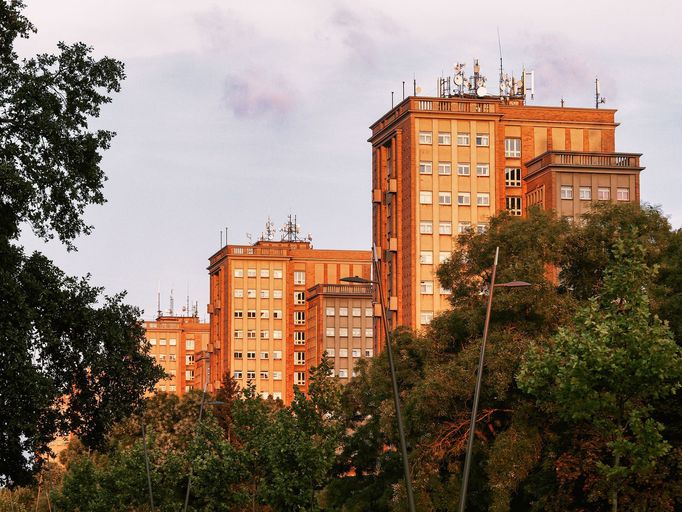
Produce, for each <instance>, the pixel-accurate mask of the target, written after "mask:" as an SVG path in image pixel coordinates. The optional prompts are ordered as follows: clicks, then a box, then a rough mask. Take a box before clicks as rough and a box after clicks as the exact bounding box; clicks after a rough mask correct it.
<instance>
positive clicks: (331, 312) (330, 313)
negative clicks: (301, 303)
mask: <svg viewBox="0 0 682 512" xmlns="http://www.w3.org/2000/svg"><path fill="white" fill-rule="evenodd" d="M325 313H326V314H327V316H334V315H335V314H336V309H334V308H333V307H327V308H325Z"/></svg>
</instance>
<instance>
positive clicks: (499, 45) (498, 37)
mask: <svg viewBox="0 0 682 512" xmlns="http://www.w3.org/2000/svg"><path fill="white" fill-rule="evenodd" d="M497 46H498V47H499V49H500V96H504V92H505V90H504V89H505V87H504V68H503V67H502V40H501V39H500V27H499V26H498V27H497Z"/></svg>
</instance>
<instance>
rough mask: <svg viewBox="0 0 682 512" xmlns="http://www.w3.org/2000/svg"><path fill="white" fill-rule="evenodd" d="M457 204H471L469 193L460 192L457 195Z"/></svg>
mask: <svg viewBox="0 0 682 512" xmlns="http://www.w3.org/2000/svg"><path fill="white" fill-rule="evenodd" d="M457 204H458V205H460V206H468V205H470V204H471V194H470V193H469V192H460V193H459V194H457Z"/></svg>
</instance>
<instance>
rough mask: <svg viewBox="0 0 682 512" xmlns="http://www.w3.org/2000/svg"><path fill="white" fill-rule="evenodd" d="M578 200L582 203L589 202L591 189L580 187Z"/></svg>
mask: <svg viewBox="0 0 682 512" xmlns="http://www.w3.org/2000/svg"><path fill="white" fill-rule="evenodd" d="M580 199H581V200H582V201H591V200H592V187H580Z"/></svg>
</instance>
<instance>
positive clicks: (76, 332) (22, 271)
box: [0, 0, 163, 485]
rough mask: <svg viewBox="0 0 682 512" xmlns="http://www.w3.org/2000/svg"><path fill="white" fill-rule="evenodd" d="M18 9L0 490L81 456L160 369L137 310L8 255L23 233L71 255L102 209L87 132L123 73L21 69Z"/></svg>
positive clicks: (77, 62) (0, 77) (4, 119)
mask: <svg viewBox="0 0 682 512" xmlns="http://www.w3.org/2000/svg"><path fill="white" fill-rule="evenodd" d="M23 7H24V4H23V2H21V1H20V0H0V304H2V309H1V311H0V313H1V314H0V342H1V344H0V409H1V410H3V411H12V413H11V414H3V415H2V419H1V420H0V483H4V484H12V485H16V484H22V483H26V482H28V481H29V480H30V479H31V477H32V474H33V473H34V472H35V471H37V470H38V469H39V468H40V465H41V464H42V462H43V461H44V456H45V455H46V454H47V453H48V452H49V448H48V443H49V442H50V441H51V440H52V439H53V438H54V437H55V435H58V434H66V433H68V432H75V433H76V434H77V435H79V436H80V437H81V439H82V440H83V442H84V443H85V444H86V445H87V446H89V447H96V446H101V445H102V444H103V442H104V437H105V433H106V431H107V430H108V429H109V428H110V427H111V425H112V424H113V423H114V422H116V421H117V420H120V419H121V418H123V417H124V416H125V415H126V414H128V413H129V412H130V411H131V410H132V409H133V408H134V404H135V403H136V402H138V401H139V399H140V397H141V396H142V394H143V393H144V392H145V391H147V390H150V389H151V388H152V386H153V384H154V382H155V381H156V380H157V379H158V378H159V377H160V376H161V375H162V373H163V372H162V370H161V369H160V368H159V367H158V366H156V365H155V364H154V362H153V360H152V359H151V358H150V357H148V356H147V355H146V350H147V349H148V347H147V346H146V342H145V340H144V336H143V330H142V328H141V326H140V323H139V321H138V319H139V316H140V315H139V311H138V310H137V309H136V308H134V307H131V306H129V305H126V304H125V303H124V302H123V294H117V295H113V296H111V297H106V296H105V297H102V290H101V289H99V288H94V287H92V286H90V285H89V284H88V279H87V278H85V279H76V278H73V277H68V276H66V275H65V274H64V273H63V272H61V271H60V270H59V269H58V268H57V267H55V266H54V265H53V264H52V263H51V262H50V261H49V260H48V259H47V258H45V257H44V256H42V255H40V254H39V253H34V254H32V255H26V254H25V253H24V251H23V250H22V248H21V247H20V246H18V245H17V238H18V235H19V232H20V230H21V229H22V228H23V227H29V228H30V229H32V230H33V232H34V233H35V234H36V235H38V236H39V237H42V238H43V239H45V240H48V239H51V238H54V237H57V238H58V239H59V240H60V241H61V242H62V243H64V244H66V246H67V247H68V248H69V249H75V244H74V241H75V239H76V237H77V236H79V235H81V234H87V233H89V232H90V230H91V226H88V225H87V224H86V223H85V221H84V219H83V212H84V210H85V208H86V207H87V206H88V205H92V204H101V203H103V202H104V197H103V195H102V192H101V189H102V185H103V183H104V180H105V179H106V178H105V176H104V172H103V171H102V169H101V168H100V161H101V158H102V156H101V152H102V151H103V150H106V149H107V148H108V147H109V143H110V141H111V139H112V137H113V135H114V134H113V132H110V131H106V130H97V131H91V130H89V128H88V123H89V120H90V119H92V118H94V117H97V116H98V115H99V113H100V108H101V106H102V105H103V104H106V103H108V102H110V101H111V97H110V96H109V95H110V94H111V93H112V92H117V91H118V90H119V89H120V82H121V80H122V79H123V78H124V73H123V65H122V64H121V63H120V62H118V61H116V60H114V59H110V58H107V57H104V58H102V59H99V60H97V59H94V58H93V57H92V55H91V53H92V49H91V48H89V47H87V46H86V45H84V44H83V43H76V44H73V45H67V44H64V43H59V45H58V49H59V53H58V54H56V55H50V54H41V55H37V56H35V57H33V58H30V59H23V60H20V59H19V58H18V56H17V54H16V52H15V51H14V42H15V40H16V39H17V38H27V37H29V35H30V34H31V33H32V32H35V28H34V27H33V26H32V25H31V23H30V22H29V21H28V20H27V19H26V18H25V17H24V16H23V15H22V13H21V10H22V9H23Z"/></svg>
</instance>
